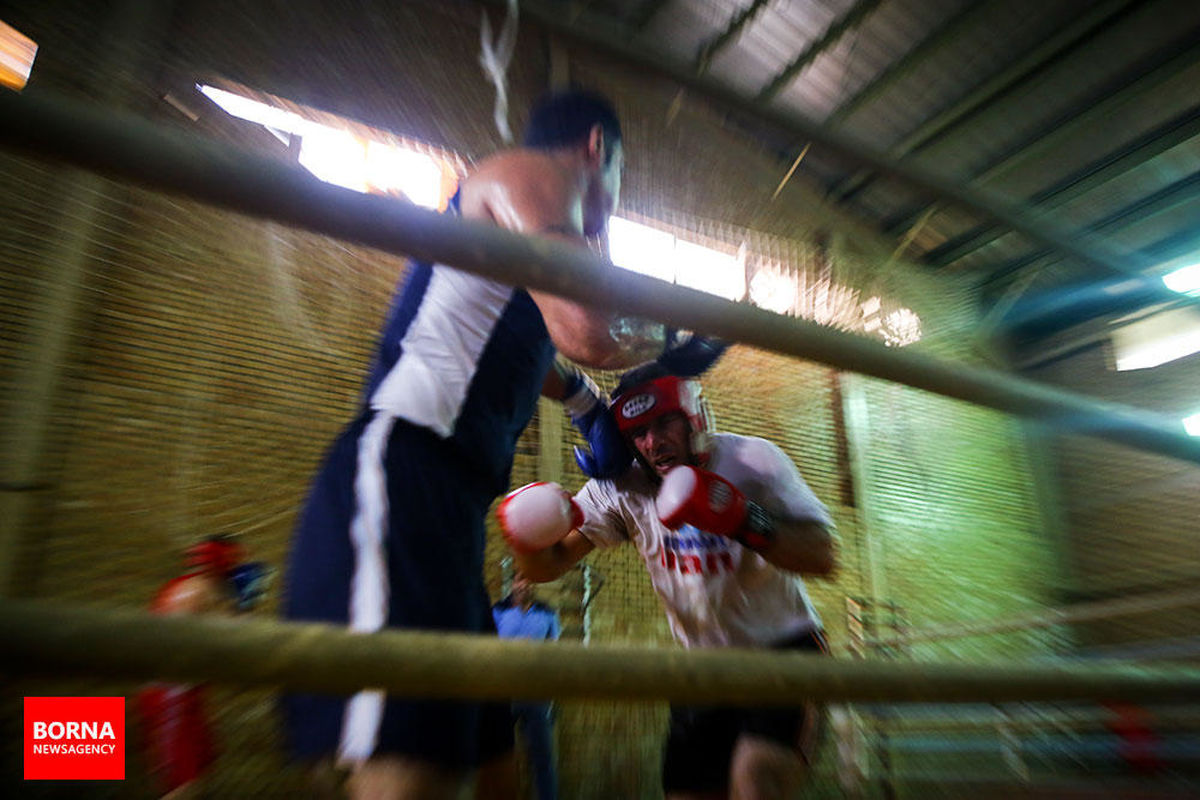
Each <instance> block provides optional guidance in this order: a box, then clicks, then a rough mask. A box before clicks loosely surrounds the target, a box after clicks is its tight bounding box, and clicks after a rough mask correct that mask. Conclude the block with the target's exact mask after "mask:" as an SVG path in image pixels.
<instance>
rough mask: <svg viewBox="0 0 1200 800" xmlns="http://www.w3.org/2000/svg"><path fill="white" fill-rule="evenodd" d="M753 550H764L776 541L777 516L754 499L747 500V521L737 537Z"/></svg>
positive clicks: (742, 543)
mask: <svg viewBox="0 0 1200 800" xmlns="http://www.w3.org/2000/svg"><path fill="white" fill-rule="evenodd" d="M735 538H736V540H737V542H738V543H739V544H741V545H742V546H744V547H749V548H750V549H751V550H762V549H764V548H766V547H768V546H769V545H770V544H771V542H773V541H775V518H774V517H772V516H771V514H770V512H768V511H767V510H766V509H765V508H763V507H762V506H760V505H759V504H758V503H755V502H754V501H753V500H747V501H746V522H745V524H744V525H742V529H741V530H740V531H739V532H738V535H737V536H736V537H735Z"/></svg>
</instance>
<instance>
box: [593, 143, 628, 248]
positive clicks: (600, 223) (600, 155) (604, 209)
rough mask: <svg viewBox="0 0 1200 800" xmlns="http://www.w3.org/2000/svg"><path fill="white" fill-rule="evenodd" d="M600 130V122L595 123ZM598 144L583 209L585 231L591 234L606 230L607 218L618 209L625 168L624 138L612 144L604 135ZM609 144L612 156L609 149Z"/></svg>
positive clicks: (594, 234)
mask: <svg viewBox="0 0 1200 800" xmlns="http://www.w3.org/2000/svg"><path fill="white" fill-rule="evenodd" d="M598 130H599V126H597V127H596V131H598ZM593 135H595V132H593ZM595 146H596V147H597V148H598V149H597V150H596V151H595V152H594V156H593V157H594V158H595V168H596V173H595V175H594V176H593V178H592V181H591V183H590V185H589V187H588V192H587V195H586V196H585V198H584V209H583V232H584V233H585V234H587V235H588V236H597V235H599V234H600V233H603V231H604V229H605V228H606V227H607V225H608V218H609V217H610V216H612V214H613V212H614V211H616V210H617V201H618V200H619V199H620V197H621V173H622V172H623V171H624V169H625V149H624V148H623V147H622V146H621V142H619V141H617V142H614V143H612V144H609V143H607V142H605V141H604V140H603V137H601V139H600V140H599V141H597V142H596V145H595ZM610 147H611V150H612V154H611V156H610V155H608V152H607V150H608V148H610ZM605 159H607V161H605Z"/></svg>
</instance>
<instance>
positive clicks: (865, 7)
mask: <svg viewBox="0 0 1200 800" xmlns="http://www.w3.org/2000/svg"><path fill="white" fill-rule="evenodd" d="M880 2H881V0H857V2H856V3H855V4H854V5H853V6H852V7H851V9H850V10H849V11H848V12H846V16H844V17H842V18H841V19H840V20H837V21H836V22H834V23H833V24H832V25H830V26H829V29H828V30H826V31H825V34H824V35H823V36H821V38H820V39H817V40H816V41H815V42H813V43H812V44H810V45H809V46H808V49H807V50H805V51H804V52H803V53H801V54H800V55H799V56H797V57H796V58H795V59H794V60H793V61H792V63H790V64H788V65H787V67H785V68H784V70H783V72H781V73H779V74H778V75H776V76H775V78H774V79H772V81H771V82H770V83H768V84H767V85H766V87H764V88H763V90H762V91H760V92H759V93H758V98H757V99H758V102H760V103H769V102H770V101H771V100H772V99H773V98H774V97H775V95H777V94H779V92H780V91H782V90H783V88H784V87H786V86H787V85H788V84H789V83H791V82H792V79H793V78H795V77H796V76H797V75H799V74H800V72H801V71H802V70H803V69H804V68H805V67H807V66H808V65H809V64H811V63H812V62H813V61H814V60H815V59H816V57H817V56H819V55H821V53H823V52H825V51H826V50H827V49H829V48H830V47H831V46H832V45H833V44H834V43H835V42H837V40H838V39H841V38H842V36H843V35H844V34H845V33H846V32H847V31H850V30H853V29H854V28H856V27H858V25H859V23H860V22H862V21H863V20H864V19H865V18H866V16H867V15H868V14H870V13H871V12H872V11H874V10H875V7H876V6H878V5H879V3H880Z"/></svg>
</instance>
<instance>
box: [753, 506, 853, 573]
mask: <svg viewBox="0 0 1200 800" xmlns="http://www.w3.org/2000/svg"><path fill="white" fill-rule="evenodd" d="M774 527H775V535H774V538H772V539H771V540H769V541H768V542H767V544H766V546H764V547H760V548H757V552H758V554H759V555H760V556H762V557H763V558H765V559H766V560H767V561H769V562H770V563H772V564H774V565H775V566H777V567H779V568H780V569H785V570H787V571H789V572H798V573H800V574H802V575H829V574H830V573H832V572H833V570H834V566H835V558H834V549H833V535H832V534H831V533H830V532H829V529H828V528H826V527H825V526H824V525H822V524H821V523H819V522H809V521H804V522H796V521H792V520H784V519H777V520H775V522H774Z"/></svg>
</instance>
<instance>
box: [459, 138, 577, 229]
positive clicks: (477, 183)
mask: <svg viewBox="0 0 1200 800" xmlns="http://www.w3.org/2000/svg"><path fill="white" fill-rule="evenodd" d="M569 177H570V176H569V175H568V174H566V173H565V172H564V171H563V170H562V169H561V168H560V167H558V166H557V165H556V164H555V163H554V162H553V161H552V160H551V159H549V158H547V157H546V156H544V155H542V154H541V153H538V152H536V151H533V150H522V149H516V150H506V151H503V152H500V153H497V154H495V155H493V156H490V157H488V158H486V159H484V160H483V161H481V162H480V163H479V165H478V166H477V167H476V169H475V170H474V171H473V172H472V173H471V174H470V175H469V176H467V179H466V180H465V181H464V182H463V184H462V197H461V209H462V214H463V216H464V217H468V218H471V219H486V220H490V221H492V222H495V223H496V224H497V225H500V226H502V227H505V228H510V229H512V230H518V231H525V232H529V233H534V232H538V231H543V230H547V229H554V228H560V227H562V226H564V225H567V226H570V220H571V218H572V216H573V215H572V209H573V206H574V205H578V203H579V202H580V201H581V199H582V198H581V197H574V196H573V193H572V189H573V184H572V182H571V181H570V180H569ZM572 227H574V226H572ZM579 228H580V229H582V224H580V225H579Z"/></svg>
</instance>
